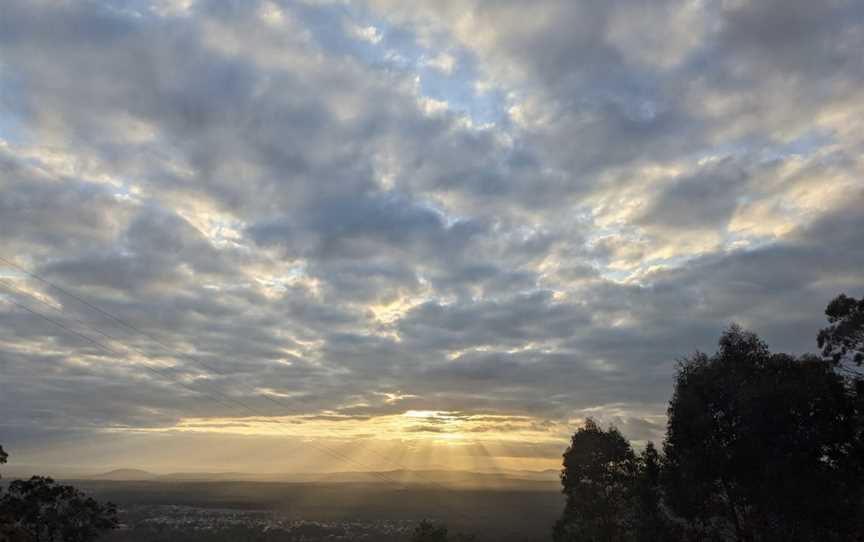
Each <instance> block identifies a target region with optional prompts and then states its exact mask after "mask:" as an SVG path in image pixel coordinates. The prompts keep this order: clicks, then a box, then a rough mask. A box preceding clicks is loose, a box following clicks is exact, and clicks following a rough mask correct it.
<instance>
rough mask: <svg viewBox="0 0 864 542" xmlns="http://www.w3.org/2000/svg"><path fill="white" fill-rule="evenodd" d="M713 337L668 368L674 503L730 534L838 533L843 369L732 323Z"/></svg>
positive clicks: (845, 446) (851, 519)
mask: <svg viewBox="0 0 864 542" xmlns="http://www.w3.org/2000/svg"><path fill="white" fill-rule="evenodd" d="M719 346H720V348H719V350H718V351H717V353H715V354H714V355H712V356H708V355H705V354H702V353H697V354H696V355H694V356H692V357H691V358H689V359H687V360H685V361H684V362H683V363H682V364H681V366H680V368H679V372H678V377H677V381H676V385H675V391H674V394H673V397H672V400H671V402H670V405H669V412H668V414H669V416H668V427H667V435H666V442H665V445H664V449H665V454H666V496H667V498H668V502H669V504H670V506H671V507H672V509H673V510H674V512H675V513H677V514H678V515H679V516H681V517H683V518H685V519H686V520H688V521H690V522H692V523H694V524H696V525H700V526H702V527H706V528H707V527H713V528H716V529H720V530H722V529H723V528H726V529H728V530H729V531H730V532H731V533H733V534H734V539H736V540H742V541H755V540H760V541H762V540H764V541H769V540H777V541H781V540H783V541H786V540H811V539H817V538H818V539H822V540H831V539H834V540H850V539H851V538H849V537H850V536H851V534H852V533H854V532H857V531H856V529H858V528H860V527H861V525H860V521H859V519H858V517H857V516H858V514H857V511H858V510H859V507H860V503H861V487H862V479H861V456H860V451H861V448H860V444H859V443H858V442H856V434H857V432H856V423H857V421H856V416H855V402H854V400H853V398H852V397H851V396H850V395H849V393H848V388H847V386H846V385H845V382H844V380H843V378H842V377H841V376H839V375H838V374H837V373H836V372H834V371H833V370H832V367H831V366H829V365H827V364H825V363H824V362H822V361H821V360H819V359H818V358H815V357H803V358H800V359H796V358H794V357H792V356H789V355H787V354H775V353H771V352H770V351H769V349H768V347H767V345H766V344H765V343H764V342H763V341H762V340H761V339H759V337H757V336H756V335H755V334H753V333H749V332H746V331H744V330H742V329H741V328H739V327H737V326H732V327H730V328H729V330H727V331H726V332H725V333H724V334H723V336H722V337H721V339H720V343H719Z"/></svg>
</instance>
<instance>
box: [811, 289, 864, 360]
mask: <svg viewBox="0 0 864 542" xmlns="http://www.w3.org/2000/svg"><path fill="white" fill-rule="evenodd" d="M825 316H827V317H828V323H829V324H830V325H829V326H828V327H826V328H823V329H822V330H821V331H820V332H819V336H818V338H817V341H818V344H819V348H821V349H822V355H823V356H824V357H825V358H828V359H830V360H831V361H833V362H834V363H835V364H839V363H841V362H843V361H844V360H846V359H848V360H851V361H852V362H854V363H855V364H856V365H858V366H861V365H862V364H864V297H862V298H861V299H860V300H858V299H855V298H854V297H847V296H846V295H845V294H840V295H839V296H837V297H836V298H834V299H833V300H832V301H831V303H829V304H828V307H827V308H826V309H825Z"/></svg>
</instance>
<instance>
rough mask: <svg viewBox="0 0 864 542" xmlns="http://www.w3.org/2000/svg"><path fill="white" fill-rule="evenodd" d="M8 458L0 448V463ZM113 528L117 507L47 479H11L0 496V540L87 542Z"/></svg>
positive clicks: (39, 477)
mask: <svg viewBox="0 0 864 542" xmlns="http://www.w3.org/2000/svg"><path fill="white" fill-rule="evenodd" d="M7 458H8V455H7V454H6V452H5V451H3V448H2V447H0V463H5V462H6V460H7ZM116 526H117V508H116V507H115V506H114V505H113V504H111V503H105V504H103V503H100V502H98V501H96V500H95V499H93V498H91V497H88V496H87V495H85V494H84V493H82V492H81V491H79V490H78V489H76V488H74V487H72V486H68V485H61V484H58V483H56V482H55V481H54V480H52V479H51V478H47V477H43V476H33V477H32V478H30V479H29V480H13V481H12V482H11V483H10V484H9V487H8V488H7V490H6V492H5V493H4V494H2V495H0V540H2V541H4V542H6V541H7V540H8V541H18V540H20V541H28V542H44V541H52V542H53V541H62V542H90V541H92V540H95V539H96V538H97V537H98V536H99V535H100V534H101V533H103V532H104V531H107V530H110V529H113V528H115V527H116Z"/></svg>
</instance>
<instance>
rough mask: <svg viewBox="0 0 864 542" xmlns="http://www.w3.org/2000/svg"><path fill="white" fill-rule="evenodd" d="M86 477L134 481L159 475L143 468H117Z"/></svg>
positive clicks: (152, 478) (154, 477) (150, 478)
mask: <svg viewBox="0 0 864 542" xmlns="http://www.w3.org/2000/svg"><path fill="white" fill-rule="evenodd" d="M86 478H87V479H90V480H123V481H128V482H133V481H143V480H155V479H156V478H158V475H156V474H153V473H152V472H147V471H146V470H141V469H115V470H112V471H108V472H103V473H102V474H94V475H92V476H87V477H86Z"/></svg>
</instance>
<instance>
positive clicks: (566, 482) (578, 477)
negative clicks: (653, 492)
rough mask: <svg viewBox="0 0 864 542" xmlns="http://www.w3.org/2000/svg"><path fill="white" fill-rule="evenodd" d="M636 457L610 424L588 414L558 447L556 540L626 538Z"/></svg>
mask: <svg viewBox="0 0 864 542" xmlns="http://www.w3.org/2000/svg"><path fill="white" fill-rule="evenodd" d="M637 474H638V462H637V459H636V455H635V453H634V452H633V449H632V448H631V447H630V443H629V442H627V439H625V438H624V437H623V436H622V435H621V433H620V432H619V431H618V430H617V429H616V428H614V427H610V428H609V429H606V430H604V429H602V428H600V427H599V426H598V425H597V423H596V422H595V421H594V420H592V419H590V418H589V419H588V420H587V421H586V422H585V425H584V426H583V427H581V428H579V429H578V430H577V431H576V433H575V434H574V435H573V438H572V439H571V441H570V447H569V448H567V451H566V452H564V470H563V471H562V473H561V484H562V486H563V492H564V495H565V496H566V503H565V506H564V514H563V516H562V517H561V519H560V520H559V521H558V523H557V524H556V526H555V531H554V536H555V540H556V542H564V541H609V542H612V541H618V540H627V539H628V536H629V533H630V531H631V529H632V524H631V522H630V521H629V518H630V516H631V515H632V511H633V510H632V506H631V498H632V495H633V494H632V491H633V487H634V483H635V480H636V477H637Z"/></svg>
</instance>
